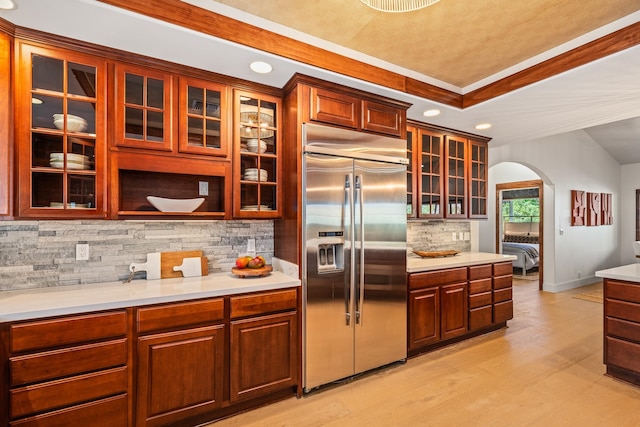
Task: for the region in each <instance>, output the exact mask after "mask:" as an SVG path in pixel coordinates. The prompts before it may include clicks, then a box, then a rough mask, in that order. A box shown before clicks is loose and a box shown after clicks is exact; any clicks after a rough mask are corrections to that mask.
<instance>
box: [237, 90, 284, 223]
mask: <svg viewBox="0 0 640 427" xmlns="http://www.w3.org/2000/svg"><path fill="white" fill-rule="evenodd" d="M234 105H235V107H236V110H235V114H234V122H235V123H237V125H236V126H235V129H236V130H237V132H236V133H235V136H234V141H235V147H236V150H235V155H234V163H233V171H234V183H233V194H234V199H233V216H234V217H236V218H275V217H278V216H279V215H280V209H281V205H282V203H283V201H282V185H281V183H282V166H281V164H282V160H281V159H282V128H281V122H282V120H281V117H282V112H281V110H282V101H281V100H280V98H277V97H274V96H269V95H264V94H257V93H253V92H246V91H236V92H235V94H234Z"/></svg>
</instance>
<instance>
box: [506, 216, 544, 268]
mask: <svg viewBox="0 0 640 427" xmlns="http://www.w3.org/2000/svg"><path fill="white" fill-rule="evenodd" d="M538 225H539V224H538V223H537V222H506V223H504V236H503V237H502V253H503V254H506V255H514V256H516V257H517V259H516V260H514V261H513V266H514V267H515V268H520V269H521V270H522V274H523V275H526V274H527V271H529V270H531V269H533V268H537V267H538V265H539V262H540V245H539V243H538Z"/></svg>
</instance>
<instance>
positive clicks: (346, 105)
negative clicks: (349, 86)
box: [311, 87, 360, 128]
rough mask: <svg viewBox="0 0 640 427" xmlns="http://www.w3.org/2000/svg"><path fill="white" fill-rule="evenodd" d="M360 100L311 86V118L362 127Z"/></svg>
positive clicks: (346, 125)
mask: <svg viewBox="0 0 640 427" xmlns="http://www.w3.org/2000/svg"><path fill="white" fill-rule="evenodd" d="M359 119H360V100H359V99H358V98H355V97H353V96H348V95H345V94H342V93H337V92H331V91H328V90H324V89H319V88H315V87H312V88H311V120H314V121H318V122H324V123H333V124H336V125H340V126H345V127H350V128H357V127H360V123H359V121H360V120H359Z"/></svg>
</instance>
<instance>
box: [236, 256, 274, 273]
mask: <svg viewBox="0 0 640 427" xmlns="http://www.w3.org/2000/svg"><path fill="white" fill-rule="evenodd" d="M271 271H273V268H272V267H271V266H270V265H267V262H266V261H265V259H264V257H263V256H260V255H257V256H249V255H246V256H241V257H238V258H237V259H236V265H235V267H233V268H232V269H231V272H232V273H233V274H235V275H236V276H239V277H262V276H267V275H269V274H270V273H271Z"/></svg>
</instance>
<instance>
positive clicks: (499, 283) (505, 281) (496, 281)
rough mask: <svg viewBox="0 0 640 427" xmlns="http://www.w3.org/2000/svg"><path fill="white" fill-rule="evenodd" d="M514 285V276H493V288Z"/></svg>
mask: <svg viewBox="0 0 640 427" xmlns="http://www.w3.org/2000/svg"><path fill="white" fill-rule="evenodd" d="M511 286H513V276H511V275H509V276H500V277H494V278H493V289H504V288H510V287H511Z"/></svg>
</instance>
